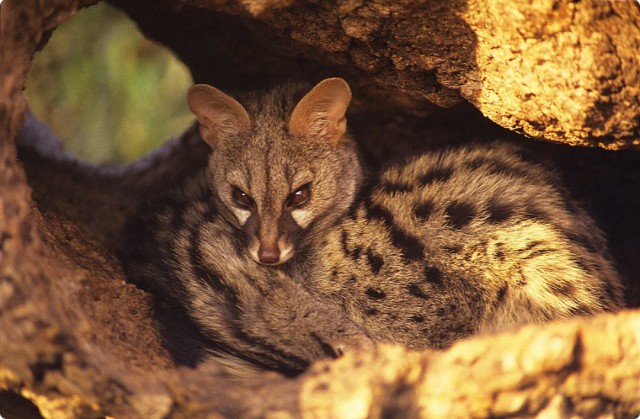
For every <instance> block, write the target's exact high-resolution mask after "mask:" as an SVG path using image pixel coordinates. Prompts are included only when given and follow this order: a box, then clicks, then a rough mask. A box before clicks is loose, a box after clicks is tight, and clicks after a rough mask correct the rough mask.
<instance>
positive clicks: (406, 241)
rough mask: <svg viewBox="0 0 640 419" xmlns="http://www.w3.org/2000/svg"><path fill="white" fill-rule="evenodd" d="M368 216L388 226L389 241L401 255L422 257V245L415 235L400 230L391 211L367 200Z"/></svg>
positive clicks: (414, 258)
mask: <svg viewBox="0 0 640 419" xmlns="http://www.w3.org/2000/svg"><path fill="white" fill-rule="evenodd" d="M367 212H368V215H369V218H373V219H377V220H380V221H382V222H384V223H385V224H386V225H387V226H388V227H389V232H390V234H391V241H392V242H393V245H394V246H395V247H397V248H398V249H400V250H401V251H402V255H403V257H404V258H405V259H407V260H410V261H411V260H421V259H422V258H423V257H424V246H423V245H422V243H420V240H418V238H417V237H415V236H412V235H410V234H407V233H405V232H404V231H402V230H401V229H400V228H399V227H398V226H396V225H395V223H394V221H393V216H392V215H391V213H390V212H389V211H388V210H387V209H385V208H383V207H381V206H380V205H375V204H372V203H371V202H369V205H368V206H367Z"/></svg>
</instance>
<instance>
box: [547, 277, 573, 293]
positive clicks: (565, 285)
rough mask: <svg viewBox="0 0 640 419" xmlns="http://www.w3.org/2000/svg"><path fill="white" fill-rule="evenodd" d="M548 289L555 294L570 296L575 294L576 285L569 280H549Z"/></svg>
mask: <svg viewBox="0 0 640 419" xmlns="http://www.w3.org/2000/svg"><path fill="white" fill-rule="evenodd" d="M549 289H551V291H553V293H554V294H556V295H562V296H565V297H571V296H574V295H575V294H576V291H577V290H576V287H575V285H573V284H572V283H571V282H568V281H563V282H549Z"/></svg>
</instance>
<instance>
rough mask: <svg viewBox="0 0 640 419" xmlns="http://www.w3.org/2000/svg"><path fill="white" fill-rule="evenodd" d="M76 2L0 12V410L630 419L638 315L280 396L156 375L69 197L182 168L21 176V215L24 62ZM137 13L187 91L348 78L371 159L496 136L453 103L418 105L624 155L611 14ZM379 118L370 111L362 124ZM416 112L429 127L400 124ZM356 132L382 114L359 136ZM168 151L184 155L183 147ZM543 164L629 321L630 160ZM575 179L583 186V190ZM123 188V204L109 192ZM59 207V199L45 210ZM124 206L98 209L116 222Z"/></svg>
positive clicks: (268, 380) (137, 301)
mask: <svg viewBox="0 0 640 419" xmlns="http://www.w3.org/2000/svg"><path fill="white" fill-rule="evenodd" d="M92 2H93V1H91V0H89V1H74V0H56V1H51V2H44V3H42V2H40V3H36V2H33V1H25V2H19V1H15V0H5V2H4V3H3V4H2V6H1V7H2V9H1V11H2V12H1V13H2V16H1V19H2V20H1V31H2V44H1V46H0V47H1V48H2V49H1V53H2V59H1V60H0V74H1V75H2V76H1V79H0V136H1V137H0V412H2V413H3V414H5V415H7V416H8V413H7V412H10V411H13V412H16V413H15V414H16V415H19V417H20V416H21V417H25V415H36V414H41V415H43V416H46V417H56V418H61V417H99V416H104V415H112V416H116V417H144V418H160V417H166V416H172V417H201V416H212V417H216V416H230V417H234V416H247V417H257V416H266V415H276V414H278V415H280V416H283V417H298V416H324V417H332V416H342V415H345V414H346V413H349V415H350V416H357V415H360V416H374V417H379V416H387V415H394V416H425V417H469V416H489V415H492V416H536V415H540V416H542V415H545V414H546V415H547V416H548V415H553V416H569V415H581V416H587V417H593V416H599V415H611V414H613V415H616V416H622V417H635V416H637V415H638V413H640V378H638V377H640V363H638V362H637V360H638V359H639V358H640V353H639V351H640V334H639V333H638V330H640V312H639V311H638V310H628V311H624V312H621V313H618V314H609V315H602V316H598V317H594V318H585V319H576V320H572V321H566V322H559V323H553V324H549V325H546V326H537V327H526V328H524V329H521V330H519V331H517V332H514V333H508V334H503V335H497V336H481V337H476V338H473V339H469V340H466V341H463V342H460V343H458V344H456V345H455V346H454V347H452V348H451V349H449V350H448V351H445V352H431V351H427V352H423V353H415V352H409V351H407V350H405V349H403V348H400V347H392V346H384V347H380V348H376V349H375V350H372V351H370V352H366V353H353V354H349V355H347V356H346V357H344V358H343V359H340V360H338V361H335V362H324V363H319V364H318V365H315V366H314V367H313V368H312V370H310V371H309V372H308V373H306V374H304V375H302V376H300V377H299V378H297V379H285V378H283V377H280V376H277V375H275V374H265V375H264V376H263V377H260V378H259V379H257V380H255V381H247V382H234V381H230V380H229V379H227V378H225V377H224V376H223V375H222V373H221V372H220V371H219V370H218V369H217V367H216V366H215V364H212V363H207V364H203V365H200V366H198V368H196V369H189V368H185V367H176V365H175V364H174V362H173V361H172V359H171V356H170V354H169V353H168V352H167V349H166V347H165V345H164V343H163V336H162V331H161V330H159V328H158V323H157V322H156V321H155V316H156V315H157V313H155V312H154V311H153V305H152V301H151V299H150V297H149V296H148V295H147V294H145V293H144V292H142V291H140V290H138V289H137V288H135V287H133V286H132V285H130V284H128V283H127V282H125V279H124V276H123V274H122V271H121V270H120V268H119V266H118V264H117V262H116V260H115V259H114V258H113V256H112V255H111V254H110V252H109V250H110V245H111V244H112V243H113V242H114V241H117V235H118V231H119V230H118V225H119V224H118V223H120V221H118V220H121V219H122V218H118V217H114V218H115V219H116V220H115V221H113V220H104V219H103V222H104V223H103V224H100V223H96V220H99V219H100V218H101V217H103V216H102V215H100V214H101V212H100V211H97V212H96V214H94V217H90V218H89V219H85V218H83V217H84V216H85V215H86V214H84V213H86V211H85V210H84V209H83V208H80V207H78V205H80V204H79V203H80V202H84V201H83V199H87V197H88V198H90V199H98V198H91V196H89V195H85V194H88V192H89V188H90V187H94V188H95V187H97V188H98V189H100V190H101V191H103V192H105V193H108V194H110V195H111V196H118V197H123V196H127V194H128V196H131V195H132V194H133V195H136V196H140V197H144V196H146V195H145V194H152V193H154V192H153V191H154V190H155V188H158V187H160V186H159V185H160V184H159V183H158V182H159V180H158V179H159V176H156V175H157V174H158V173H173V171H172V170H170V169H171V168H173V167H176V166H175V164H177V166H178V167H181V166H182V165H184V166H186V167H187V169H184V170H188V167H189V166H190V165H192V164H195V163H194V159H193V155H192V154H190V153H189V152H182V151H181V150H183V149H182V148H181V147H182V146H176V147H174V148H172V149H170V150H171V151H170V154H169V156H168V158H162V159H159V160H157V159H156V160H153V159H152V160H151V163H149V164H150V165H151V166H149V167H148V168H140V167H137V168H136V167H131V168H129V169H122V171H120V172H118V171H117V170H115V171H111V172H109V174H108V176H105V177H104V178H101V179H98V174H96V178H92V179H89V180H87V181H86V182H84V183H82V182H80V183H79V184H74V182H75V180H74V179H72V176H69V177H68V179H66V178H65V177H64V173H62V174H61V175H60V176H61V177H60V178H56V179H49V180H50V181H49V182H47V176H46V174H40V175H38V173H39V172H38V170H41V171H43V170H44V171H45V172H46V169H47V167H48V168H49V169H51V170H53V172H55V170H58V169H57V166H56V164H55V163H50V166H46V167H44V166H38V165H37V164H35V165H32V166H31V169H30V176H31V187H33V190H34V195H35V196H36V198H38V200H37V202H34V201H33V200H32V198H31V196H32V189H31V187H30V186H29V184H28V182H27V178H26V176H25V172H24V170H23V167H22V164H21V163H19V162H18V161H17V159H16V148H15V145H14V139H15V138H16V135H17V133H18V130H19V127H20V126H21V124H22V121H23V115H24V110H25V104H24V100H23V98H22V95H21V89H22V87H23V84H24V78H25V75H26V73H27V71H28V68H29V63H30V60H31V59H32V56H33V54H34V52H35V51H36V50H37V49H38V48H40V47H42V45H44V43H45V42H46V39H47V34H48V32H49V31H50V30H52V29H53V28H54V27H55V26H56V25H58V24H59V23H60V22H62V21H63V20H64V19H66V18H68V17H69V16H70V15H71V14H72V13H73V12H74V11H75V10H77V9H78V8H80V7H83V6H86V5H88V4H91V3H92ZM150 5H151V3H150V2H144V1H132V2H127V4H124V2H123V4H122V6H123V7H125V8H126V9H127V11H128V12H129V13H130V15H131V16H132V17H134V19H136V20H137V21H138V22H139V24H140V26H141V27H142V29H143V30H144V31H146V32H147V33H148V34H149V35H150V36H153V37H154V38H156V39H159V40H161V41H162V42H164V43H166V44H167V45H169V46H170V47H171V48H172V49H174V51H176V53H178V54H179V56H180V57H182V58H183V59H184V60H185V62H186V63H187V64H188V65H189V66H190V68H191V69H192V70H193V72H194V75H195V78H196V79H197V80H198V81H205V80H206V81H211V82H214V83H216V84H218V85H219V86H223V87H234V86H235V87H238V86H239V83H240V82H241V81H244V82H246V85H244V86H243V87H251V86H255V85H259V84H262V83H264V82H266V81H273V80H277V79H279V78H283V77H291V76H293V75H295V74H307V75H308V76H309V77H315V76H320V75H323V74H325V73H326V74H328V73H332V74H333V73H335V72H338V73H340V74H343V75H346V76H348V77H350V79H353V83H354V85H355V86H357V92H356V96H357V97H360V98H361V99H359V101H357V102H356V103H355V104H354V105H355V109H354V118H352V120H353V121H354V124H355V127H354V128H355V129H356V130H359V131H360V132H361V133H362V134H363V135H365V136H367V137H368V138H369V141H372V142H380V141H383V140H384V138H385V136H389V135H391V134H389V133H394V134H396V135H398V136H399V137H405V136H406V137H411V136H422V135H426V138H427V139H429V140H436V139H437V138H438V137H443V138H445V140H451V141H454V139H455V141H457V140H459V137H464V136H465V135H466V134H468V132H467V131H465V130H464V129H461V128H460V125H465V124H466V123H468V124H469V125H470V126H471V131H472V132H473V131H474V130H478V129H479V130H482V132H483V134H484V135H493V134H494V133H496V132H500V130H499V129H497V128H496V127H493V126H491V125H490V124H489V125H487V123H486V121H484V120H482V119H481V118H480V115H479V114H478V113H476V112H473V109H469V108H468V107H465V106H464V104H461V105H457V106H454V107H453V108H451V112H449V113H446V114H442V113H439V111H434V109H435V108H434V104H435V105H437V106H452V105H454V104H456V103H458V102H460V101H463V99H467V100H469V101H470V102H471V103H473V104H474V105H475V106H477V107H478V108H479V109H480V110H481V111H482V113H483V114H484V115H486V116H488V117H489V118H491V119H492V120H494V121H495V122H498V123H499V124H501V125H503V126H506V127H508V128H511V129H521V130H523V131H524V132H526V133H528V134H530V135H533V136H540V137H543V138H547V139H551V140H558V139H560V137H563V138H564V139H566V140H567V141H569V142H574V143H578V142H579V143H589V144H598V145H603V146H606V147H609V148H615V147H632V146H634V145H637V139H638V126H637V119H638V112H639V105H638V102H639V101H638V71H639V66H638V62H637V60H638V59H637V56H636V55H634V54H636V52H637V50H638V48H637V47H638V39H639V37H638V20H639V18H638V8H637V7H636V6H635V5H634V3H631V2H613V3H605V2H593V3H585V2H581V3H577V4H574V3H565V2H557V3H553V4H550V3H549V4H547V3H546V2H520V3H518V5H512V4H510V3H508V2H504V4H502V2H499V1H495V2H491V7H489V6H487V5H483V4H480V3H479V2H472V1H469V2H467V3H465V2H462V1H455V2H451V3H449V4H446V5H445V3H440V2H426V3H418V4H416V3H414V2H408V1H407V2H382V1H373V2H366V3H365V2H362V3H360V2H357V1H352V2H343V3H333V2H318V3H311V2H303V1H300V2H295V1H287V0H276V1H257V0H253V1H252V0H245V1H240V2H231V1H212V2H204V1H201V2H196V1H193V2H170V1H163V2H154V3H153V6H154V7H153V8H152V7H150ZM412 5H413V6H412ZM492 7H495V8H498V7H500V8H501V12H500V13H496V12H495V10H494V11H493V12H492ZM541 22H546V26H545V25H542V24H541ZM543 26H544V27H543ZM590 31H593V32H590ZM205 45H206V46H207V47H206V48H205V47H204V46H205ZM559 49H562V51H564V52H566V53H563V54H562V56H561V57H560V56H559V57H558V59H557V60H553V62H550V60H549V61H544V62H538V61H537V58H536V57H546V58H549V56H550V55H553V56H555V55H556V53H557V51H558V50H559ZM550 51H553V54H552V53H551V52H550ZM240 52H241V53H240ZM492 56H493V57H494V58H493V60H492V59H491V57H492ZM497 57H502V58H500V59H498V58H497ZM575 57H580V60H578V59H577V58H575ZM511 58H513V59H511ZM318 63H320V64H322V67H321V68H320V69H318V68H317V66H318ZM501 64H502V65H501ZM574 65H575V66H576V67H575V70H574V67H573V66H574ZM578 70H579V71H578ZM528 93H533V94H534V95H533V96H527V94H528ZM362 98H364V99H362ZM372 99H375V100H372ZM383 99H384V102H381V100H383ZM379 103H385V110H383V111H380V110H379V109H376V106H378V105H377V104H379ZM387 104H388V106H386V105H387ZM396 112H397V113H398V115H396ZM401 112H404V113H405V115H402V114H401ZM425 113H431V114H432V117H433V119H430V120H427V121H426V122H425V121H423V120H421V119H419V118H418V119H412V118H411V117H410V116H406V115H424V114H425ZM372 114H376V115H380V114H382V115H386V116H385V117H380V118H378V119H376V121H379V124H374V125H375V126H371V125H372V124H371V123H370V121H371V120H372V119H371V115H372ZM390 115H393V116H390ZM460 118H463V119H464V121H465V124H460V122H459V120H460ZM554 118H555V119H554ZM358 120H360V121H362V123H361V124H360V126H358ZM633 121H635V122H633ZM383 128H385V129H384V130H383ZM386 128H389V129H390V130H391V131H386ZM434 128H436V129H434ZM454 128H455V129H454ZM456 129H457V130H456ZM36 131H37V130H36V128H32V129H31V130H30V131H28V133H31V134H33V135H36V134H34V133H36ZM380 131H384V132H385V133H386V134H384V135H382V134H380V133H379V132H380ZM454 131H455V133H454ZM434 132H435V133H434ZM428 133H431V134H428ZM441 134H442V135H441ZM503 134H504V133H503ZM23 135H24V132H23ZM48 135H49V134H46V133H44V134H43V133H41V134H38V135H36V137H38V138H40V139H42V138H46V137H47V136H48ZM394 138H395V137H394ZM441 141H443V140H441ZM182 144H184V147H186V149H185V150H193V148H192V147H198V146H199V145H198V144H190V143H189V142H188V141H184V142H183V143H182ZM542 149H544V147H542V148H541V149H540V150H541V153H542ZM383 150H384V148H383ZM558 156H559V157H557V158H558V159H560V160H563V161H566V162H568V163H567V164H568V165H569V168H570V169H572V170H574V175H573V176H574V178H575V179H574V181H575V183H576V184H577V185H578V187H577V189H576V191H577V193H582V194H583V196H585V197H586V198H587V199H589V198H592V201H591V203H592V204H593V206H594V207H595V210H596V212H598V211H600V210H602V214H601V215H602V216H603V217H604V218H605V220H604V224H605V228H606V229H607V231H608V233H609V234H610V235H613V237H614V239H613V248H614V253H615V255H616V257H617V261H618V264H619V265H620V266H621V268H622V270H623V271H624V272H625V273H626V276H627V278H628V281H629V282H628V284H627V285H628V288H629V290H630V291H629V301H630V303H631V305H633V306H638V305H639V304H638V299H637V294H638V292H637V291H638V288H637V286H638V285H637V283H638V281H637V272H638V271H640V267H639V266H638V263H639V262H638V258H637V252H638V244H637V237H638V236H639V234H638V233H639V232H640V223H639V222H638V221H637V220H635V218H637V216H636V214H637V213H638V209H640V203H639V202H638V198H636V197H635V194H629V193H628V192H627V191H625V188H627V189H630V190H633V189H637V185H638V181H639V180H640V175H639V174H638V167H640V165H639V164H638V160H639V159H638V156H637V155H632V154H624V153H618V154H617V155H616V156H612V155H605V154H602V153H600V154H598V153H596V154H593V153H591V152H585V153H582V154H579V153H578V154H576V153H574V152H573V151H570V150H569V151H568V150H564V149H563V150H561V151H560V152H559V154H558ZM371 157H372V158H373V159H375V158H376V156H371ZM29 159H30V158H29V156H25V157H24V161H25V163H28V161H29ZM176 159H177V160H178V163H175V161H174V160H176ZM195 160H197V159H195ZM33 161H34V162H36V163H37V162H38V160H37V159H34V160H33ZM593 162H596V163H597V164H596V165H592V163H593ZM40 163H42V161H40ZM59 170H61V171H62V170H65V169H59ZM634 170H635V172H634ZM590 171H594V172H595V173H594V174H593V175H592V176H593V177H594V178H597V179H604V180H603V181H601V182H600V183H589V181H588V179H589V178H588V176H586V175H585V173H586V172H590ZM47 173H48V172H47ZM96 173H97V172H96ZM101 173H104V172H101ZM585 176H586V177H585ZM125 178H126V179H127V180H128V181H131V182H129V183H128V184H129V186H128V187H127V188H128V189H127V188H124V189H123V187H122V185H121V184H118V183H117V180H120V181H122V179H125ZM65 179H66V180H65ZM625 182H626V183H625ZM87 185H90V186H87ZM96 185H97V186H96ZM593 185H596V186H595V187H593V188H592V186H593ZM611 185H614V186H617V188H612V187H611ZM66 187H71V188H72V190H73V192H68V191H67V192H63V190H64V188H66ZM47 188H49V189H47ZM616 190H617V191H618V192H617V193H616V192H615V191H616ZM52 191H54V193H52ZM56 199H58V201H56ZM94 202H95V201H94ZM36 204H37V205H36ZM134 205H135V202H132V203H125V204H123V205H122V206H120V207H115V206H114V207H112V208H111V209H112V210H113V211H116V213H117V214H120V216H121V217H126V215H127V214H128V211H130V209H131V208H132V207H133V206H134ZM74 208H75V210H74ZM599 208H600V209H599ZM625 210H626V212H625ZM118 211H119V212H118ZM607 211H609V212H607ZM105 213H107V214H112V215H113V214H114V212H111V211H105ZM83 214H84V215H83ZM117 214H116V215H117ZM607 217H608V218H607ZM107 221H112V222H113V225H111V226H107V224H108V222H107ZM105 226H106V227H105ZM101 229H102V230H101ZM36 408H37V410H36ZM38 412H39V413H38Z"/></svg>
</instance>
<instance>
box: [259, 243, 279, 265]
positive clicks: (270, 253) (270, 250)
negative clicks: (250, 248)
mask: <svg viewBox="0 0 640 419" xmlns="http://www.w3.org/2000/svg"><path fill="white" fill-rule="evenodd" d="M258 258H259V259H260V263H267V264H273V263H278V261H279V260H280V251H279V250H278V248H277V247H263V246H260V249H258Z"/></svg>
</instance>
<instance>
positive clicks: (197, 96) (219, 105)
mask: <svg viewBox="0 0 640 419" xmlns="http://www.w3.org/2000/svg"><path fill="white" fill-rule="evenodd" d="M187 104H188V105H189V109H191V112H193V114H194V115H195V116H196V118H198V122H199V123H200V136H201V137H202V139H203V140H204V141H205V142H206V143H207V144H209V146H210V147H211V148H215V146H216V145H217V144H218V142H219V141H220V139H221V138H224V137H227V136H230V135H235V134H239V133H241V132H245V131H249V130H250V129H251V119H250V118H249V114H248V113H247V111H246V110H245V109H244V108H243V107H242V105H241V104H240V103H238V101H237V100H235V99H234V98H232V97H231V96H228V95H226V94H225V93H222V92H221V91H220V90H218V89H216V88H215V87H212V86H209V85H207V84H195V85H193V86H191V87H190V88H189V90H188V91H187Z"/></svg>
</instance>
